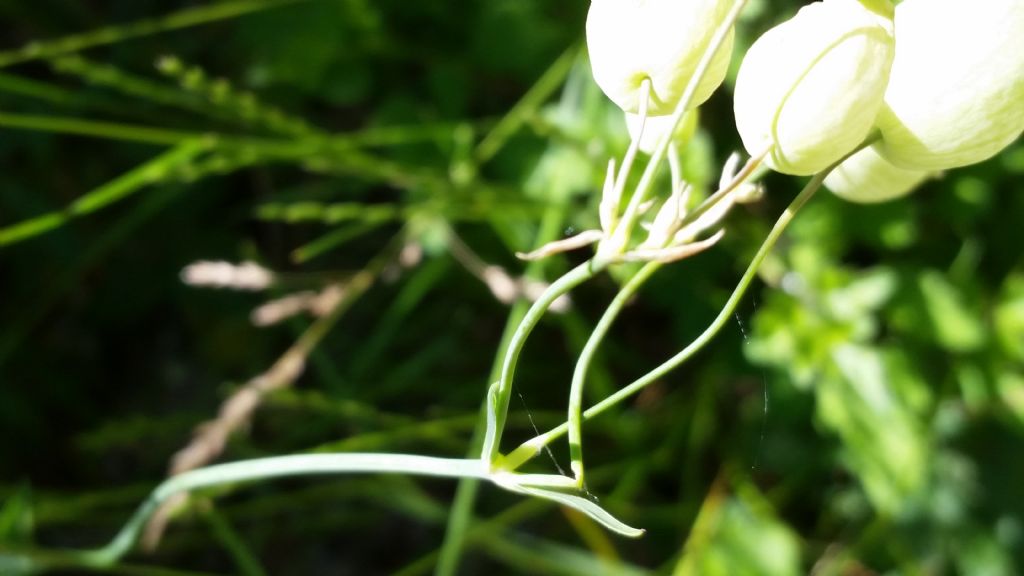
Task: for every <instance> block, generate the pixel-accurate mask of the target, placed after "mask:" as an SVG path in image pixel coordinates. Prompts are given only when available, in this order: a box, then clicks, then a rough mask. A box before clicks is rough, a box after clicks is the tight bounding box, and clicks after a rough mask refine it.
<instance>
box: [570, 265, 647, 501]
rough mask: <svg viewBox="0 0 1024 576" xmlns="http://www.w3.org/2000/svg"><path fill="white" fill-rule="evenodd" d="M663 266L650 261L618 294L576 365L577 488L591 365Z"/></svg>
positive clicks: (573, 462) (573, 450) (573, 459)
mask: <svg viewBox="0 0 1024 576" xmlns="http://www.w3.org/2000/svg"><path fill="white" fill-rule="evenodd" d="M661 267H662V264H661V263H660V262H648V263H647V264H645V265H644V267H643V268H641V269H640V270H639V271H638V272H637V273H636V274H634V275H633V277H632V278H630V279H629V281H628V282H627V283H626V285H625V286H623V287H622V289H621V290H619V293H618V294H616V295H615V298H614V299H613V300H612V302H611V304H609V305H608V308H607V309H606V310H605V311H604V314H603V315H602V316H601V319H600V320H598V322H597V326H596V327H595V328H594V331H593V332H591V334H590V337H589V338H588V339H587V343H586V344H585V345H584V346H583V351H582V352H580V357H579V360H577V362H576V369H575V370H574V371H573V374H572V385H571V386H570V388H569V415H568V420H567V423H568V425H569V458H570V461H569V467H570V469H571V470H572V473H573V475H574V476H575V477H576V484H577V486H580V487H582V486H583V485H584V483H585V479H584V476H583V437H582V427H583V416H582V414H583V385H584V383H585V382H586V379H587V372H588V371H589V370H590V365H591V364H592V363H593V360H594V355H595V354H596V353H597V349H598V347H600V346H601V342H603V341H604V337H605V336H606V335H607V334H608V330H609V329H610V328H611V326H612V324H613V323H614V322H615V319H616V318H618V316H619V313H620V312H621V311H622V309H623V307H625V305H626V303H627V302H629V299H630V298H632V297H633V295H634V294H636V292H637V290H639V289H640V287H641V286H643V284H644V282H646V281H647V280H648V279H649V278H650V277H651V276H653V275H654V273H655V272H657V271H658V270H659V269H660V268H661Z"/></svg>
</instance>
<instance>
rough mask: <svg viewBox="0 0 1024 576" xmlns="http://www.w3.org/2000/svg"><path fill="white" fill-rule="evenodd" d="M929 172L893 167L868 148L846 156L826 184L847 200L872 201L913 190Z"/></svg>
mask: <svg viewBox="0 0 1024 576" xmlns="http://www.w3.org/2000/svg"><path fill="white" fill-rule="evenodd" d="M929 174H930V173H929V172H925V171H923V170H908V169H906V168H900V167H898V166H894V165H893V164H892V163H890V162H889V161H888V160H886V159H885V158H882V157H881V156H879V155H878V152H877V151H876V150H875V148H874V147H868V148H865V149H863V150H861V151H860V152H857V153H856V154H854V155H853V156H850V157H849V158H847V159H846V161H845V162H843V163H842V164H840V165H839V167H838V168H836V169H835V170H833V171H832V173H830V174H829V175H828V178H826V179H825V186H826V187H827V188H828V189H829V190H831V191H832V192H833V193H834V194H835V195H836V196H839V197H840V198H842V199H844V200H849V201H850V202H857V203H860V204H873V203H878V202H886V201H888V200H894V199H896V198H900V197H902V196H906V195H907V194H910V193H911V192H913V191H914V189H915V188H917V187H918V186H919V185H920V184H921V183H922V182H924V181H925V180H927V179H928V176H929Z"/></svg>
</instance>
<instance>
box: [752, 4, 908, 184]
mask: <svg viewBox="0 0 1024 576" xmlns="http://www.w3.org/2000/svg"><path fill="white" fill-rule="evenodd" d="M878 4H879V3H878V2H872V3H869V4H867V5H865V4H863V3H861V2H858V1H857V0H825V1H824V2H815V3H814V4H810V5H808V6H805V7H804V8H802V9H801V10H800V11H799V12H798V13H797V14H796V16H794V17H793V18H791V19H790V20H788V21H786V22H783V23H782V24H779V25H778V26H776V27H775V28H772V29H771V30H769V31H768V32H766V33H765V34H764V35H762V36H761V37H760V38H759V39H758V40H757V41H756V42H754V44H753V45H752V46H751V47H750V50H749V51H748V52H747V55H746V56H745V57H744V59H743V63H742V64H741V66H740V71H739V76H738V77H737V79H736V92H735V100H734V108H735V113H736V127H737V129H738V130H739V133H740V137H741V138H742V140H743V145H744V147H745V148H746V149H747V151H748V152H750V153H751V154H755V153H756V151H758V150H763V149H765V147H770V152H769V154H768V156H767V157H766V158H765V163H766V164H767V165H768V166H769V167H771V168H773V169H775V170H776V171H779V172H783V173H786V174H794V175H810V174H814V173H817V172H820V171H822V170H824V169H825V168H826V167H827V166H829V165H831V164H833V163H834V162H836V161H837V160H839V159H840V158H842V157H843V156H845V155H847V154H849V153H850V152H851V151H853V150H854V149H855V148H856V147H857V146H858V145H860V144H861V143H862V142H863V141H864V140H865V138H867V136H868V134H869V133H870V132H871V130H872V128H873V127H874V125H875V120H876V118H877V116H878V113H879V111H880V110H881V107H882V101H883V97H884V95H885V88H886V86H887V84H888V81H889V71H890V69H891V67H892V62H893V57H894V53H895V42H894V39H893V35H892V20H891V19H889V18H888V17H887V16H885V12H886V11H885V10H884V9H880V8H878V7H877V6H876V5H878ZM882 6H883V7H884V6H885V5H884V4H882Z"/></svg>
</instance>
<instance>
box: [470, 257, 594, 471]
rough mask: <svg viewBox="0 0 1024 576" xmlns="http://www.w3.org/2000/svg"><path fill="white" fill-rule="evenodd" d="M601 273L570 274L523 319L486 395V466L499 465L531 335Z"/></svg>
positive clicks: (584, 269) (586, 269)
mask: <svg viewBox="0 0 1024 576" xmlns="http://www.w3.org/2000/svg"><path fill="white" fill-rule="evenodd" d="M599 271H600V269H599V268H597V267H595V266H593V265H592V263H591V261H587V262H584V263H583V264H580V265H579V266H577V267H575V268H573V269H572V270H570V271H569V272H567V273H566V274H565V275H564V276H562V277H561V278H559V279H558V280H556V281H555V282H554V283H553V284H551V286H549V287H548V289H547V290H545V291H544V294H542V295H541V297H540V298H538V299H537V301H536V302H534V303H533V305H532V306H531V307H530V309H529V310H528V311H527V312H526V315H525V316H524V317H523V321H522V322H520V323H519V326H518V327H517V328H516V332H515V334H513V335H512V339H511V341H510V342H509V346H508V351H507V352H506V353H505V359H504V361H503V362H502V367H501V377H500V378H499V379H498V381H497V382H496V383H495V384H494V385H492V386H491V389H490V390H488V392H487V434H486V435H485V436H484V445H483V449H482V451H481V454H480V457H481V458H482V459H483V460H484V461H485V462H489V463H491V465H494V464H496V463H497V462H498V459H499V456H500V449H501V448H500V444H501V434H502V432H503V431H504V428H505V419H506V418H507V416H508V405H509V400H510V399H511V397H512V379H513V378H514V377H515V372H516V363H517V362H518V361H519V353H520V352H522V350H523V346H524V345H525V344H526V339H527V338H528V337H529V335H530V332H532V331H533V329H534V327H536V326H537V323H538V322H540V319H541V317H542V316H544V313H545V312H547V309H548V308H549V307H550V306H551V304H552V303H553V302H554V301H555V300H557V299H558V297H559V296H562V295H563V294H566V293H567V292H569V291H570V290H572V289H573V288H575V287H576V286H579V285H580V284H582V283H583V282H586V281H587V280H588V279H590V278H593V277H594V275H595V274H597V272H599Z"/></svg>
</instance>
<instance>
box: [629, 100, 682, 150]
mask: <svg viewBox="0 0 1024 576" xmlns="http://www.w3.org/2000/svg"><path fill="white" fill-rule="evenodd" d="M640 124H641V121H640V116H638V115H636V114H630V113H628V112H627V113H626V129H627V130H629V137H630V138H632V139H634V140H635V139H636V137H637V134H639V133H640ZM671 124H672V116H648V117H647V121H646V122H643V125H644V131H643V134H640V151H641V152H643V153H645V154H653V153H654V149H655V148H657V147H658V142H660V141H661V139H662V138H663V137H664V136H665V134H666V133H667V132H668V130H669V128H670V127H671ZM675 128H676V129H675V132H673V133H672V140H673V141H674V142H675V143H676V144H678V145H680V146H683V145H685V144H686V143H687V142H689V141H690V138H693V134H694V133H695V132H696V131H697V111H696V110H690V111H689V112H687V113H686V114H685V115H684V116H683V117H682V118H681V119H680V120H679V123H678V124H676V127H675Z"/></svg>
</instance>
